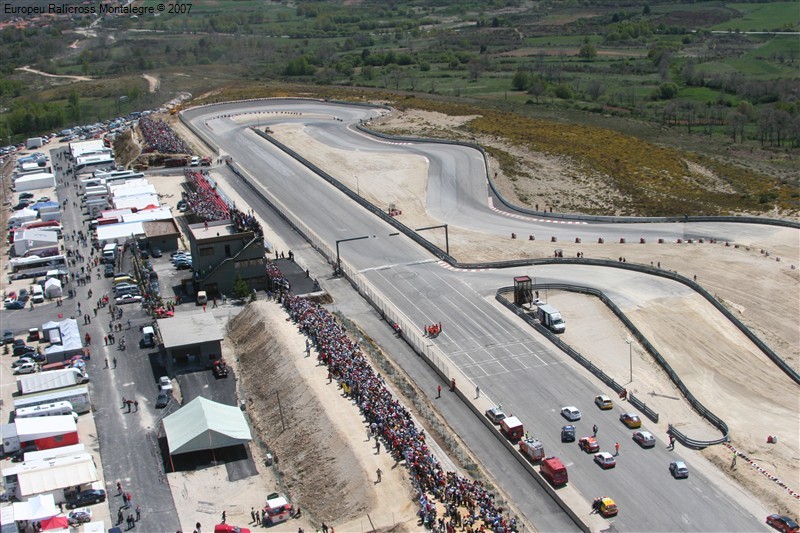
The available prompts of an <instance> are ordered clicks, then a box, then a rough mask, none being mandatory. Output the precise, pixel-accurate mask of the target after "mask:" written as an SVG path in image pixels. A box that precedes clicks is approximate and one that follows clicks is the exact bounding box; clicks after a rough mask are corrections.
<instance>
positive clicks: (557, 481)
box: [539, 457, 569, 486]
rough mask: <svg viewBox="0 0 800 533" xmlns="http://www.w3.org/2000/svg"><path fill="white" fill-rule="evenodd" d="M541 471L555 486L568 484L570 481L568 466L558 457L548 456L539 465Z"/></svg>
mask: <svg viewBox="0 0 800 533" xmlns="http://www.w3.org/2000/svg"><path fill="white" fill-rule="evenodd" d="M539 473H541V474H542V476H544V478H545V479H547V481H549V482H550V484H551V485H553V486H560V485H566V484H567V482H568V481H569V476H567V467H566V466H564V463H562V462H561V459H559V458H558V457H546V458H545V459H544V460H543V461H542V464H541V466H540V467H539Z"/></svg>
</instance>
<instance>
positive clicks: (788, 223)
mask: <svg viewBox="0 0 800 533" xmlns="http://www.w3.org/2000/svg"><path fill="white" fill-rule="evenodd" d="M356 128H358V130H359V131H361V132H362V133H366V134H368V135H373V136H375V137H380V138H381V139H387V140H391V141H396V142H416V143H429V144H451V145H456V146H466V147H468V148H474V149H475V150H478V151H479V152H481V154H483V159H484V166H485V167H486V179H487V181H488V182H489V187H490V188H491V189H492V192H493V193H494V194H495V196H497V198H498V199H499V200H500V201H501V202H502V203H503V205H505V206H506V207H507V208H509V209H511V210H513V211H516V212H518V213H523V214H526V215H532V216H537V217H541V216H546V217H548V218H558V219H562V220H579V221H584V222H614V223H628V224H632V223H655V222H738V223H744V224H764V225H769V226H782V227H787V228H794V229H800V222H794V221H792V220H780V219H776V218H763V217H751V216H741V217H734V216H716V215H708V216H688V215H683V216H671V217H615V216H601V215H579V214H570V213H552V212H545V211H535V210H533V209H528V208H525V207H522V206H518V205H515V204H513V203H511V202H510V201H508V200H507V199H506V198H505V197H504V196H503V195H502V194H501V193H500V190H499V189H498V188H497V187H496V186H495V183H494V180H493V179H492V176H491V174H490V173H489V167H488V162H487V161H486V159H487V157H486V150H485V149H484V148H483V147H482V146H481V145H479V144H477V143H473V142H468V141H457V140H451V139H431V138H426V137H408V136H404V135H391V134H388V133H381V132H379V131H375V130H371V129H369V128H367V127H366V126H364V125H363V124H357V125H356Z"/></svg>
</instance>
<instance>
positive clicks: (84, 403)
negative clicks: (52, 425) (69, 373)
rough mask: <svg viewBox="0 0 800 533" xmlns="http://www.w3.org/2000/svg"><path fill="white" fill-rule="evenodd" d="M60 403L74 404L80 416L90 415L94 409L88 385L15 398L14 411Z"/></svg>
mask: <svg viewBox="0 0 800 533" xmlns="http://www.w3.org/2000/svg"><path fill="white" fill-rule="evenodd" d="M60 401H65V402H69V403H70V404H72V410H73V411H75V412H76V413H78V414H83V413H88V412H89V411H91V409H92V404H91V402H90V401H89V388H88V387H87V386H86V385H77V386H74V387H66V388H63V389H56V390H52V391H46V392H40V393H35V394H26V395H25V396H21V397H18V398H14V409H22V408H25V407H35V406H37V405H44V404H50V403H54V402H60Z"/></svg>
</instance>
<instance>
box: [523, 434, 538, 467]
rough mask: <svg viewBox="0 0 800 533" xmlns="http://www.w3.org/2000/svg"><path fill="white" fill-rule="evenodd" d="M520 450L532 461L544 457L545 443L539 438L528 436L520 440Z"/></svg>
mask: <svg viewBox="0 0 800 533" xmlns="http://www.w3.org/2000/svg"><path fill="white" fill-rule="evenodd" d="M519 451H520V452H522V455H524V456H525V457H527V458H528V459H529V460H530V461H531V462H532V463H535V462H537V461H541V460H542V459H544V445H543V444H542V443H541V441H539V440H538V439H534V438H533V437H528V438H527V439H523V440H521V441H519Z"/></svg>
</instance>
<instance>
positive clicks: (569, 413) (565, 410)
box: [561, 405, 581, 422]
mask: <svg viewBox="0 0 800 533" xmlns="http://www.w3.org/2000/svg"><path fill="white" fill-rule="evenodd" d="M561 416H563V417H564V418H566V419H567V420H569V421H570V422H575V421H577V420H580V419H581V412H580V411H578V408H577V407H575V406H574V405H568V406H566V407H562V408H561Z"/></svg>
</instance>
